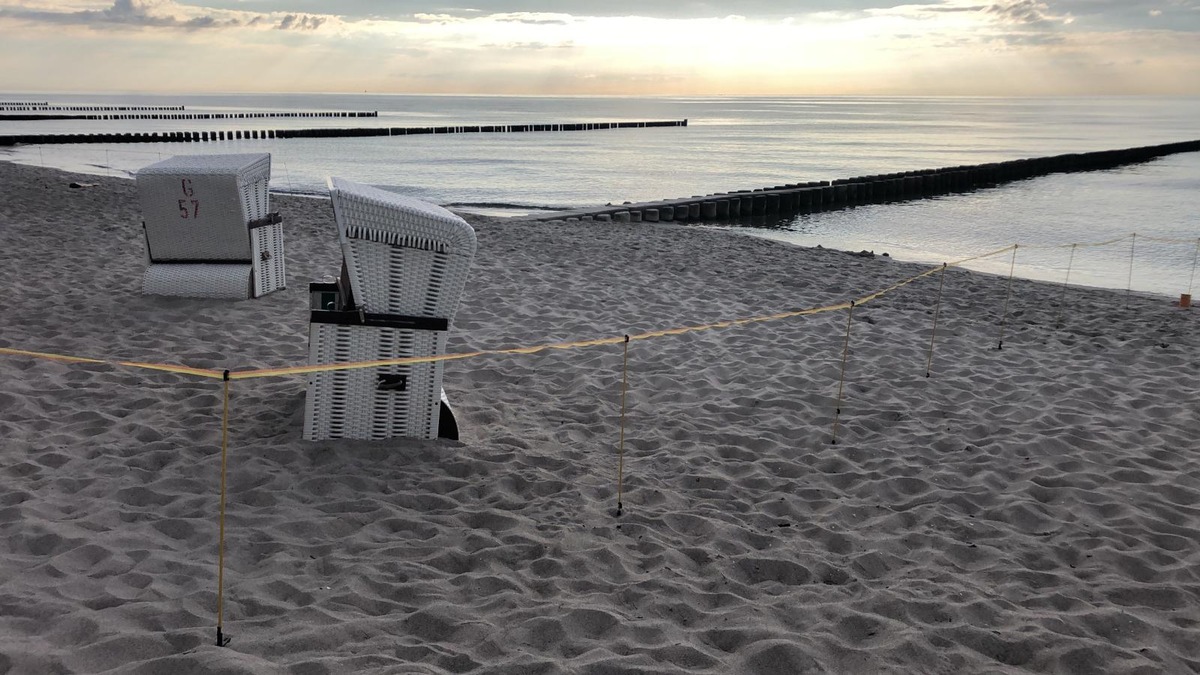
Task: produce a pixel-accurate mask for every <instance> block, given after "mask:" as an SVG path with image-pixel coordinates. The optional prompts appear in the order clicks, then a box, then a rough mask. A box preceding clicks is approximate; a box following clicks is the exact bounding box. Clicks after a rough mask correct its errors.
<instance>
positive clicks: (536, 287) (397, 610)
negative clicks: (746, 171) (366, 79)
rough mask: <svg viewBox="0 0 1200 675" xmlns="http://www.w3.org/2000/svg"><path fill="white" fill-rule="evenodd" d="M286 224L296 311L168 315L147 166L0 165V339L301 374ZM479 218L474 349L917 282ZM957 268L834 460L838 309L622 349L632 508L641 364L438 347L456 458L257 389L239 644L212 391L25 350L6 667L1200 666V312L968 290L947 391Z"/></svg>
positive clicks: (462, 329)
mask: <svg viewBox="0 0 1200 675" xmlns="http://www.w3.org/2000/svg"><path fill="white" fill-rule="evenodd" d="M346 178H350V179H354V178H355V177H354V176H346ZM72 181H77V182H81V183H87V184H90V187H84V188H77V189H73V188H70V187H69V183H71V182H72ZM272 206H273V209H274V210H278V211H279V212H280V213H281V214H282V216H283V219H284V230H285V246H286V251H287V267H288V280H287V283H288V287H287V289H286V290H283V291H279V292H276V293H273V294H270V295H268V296H266V297H263V298H260V299H257V300H245V301H238V302H230V301H219V300H192V299H179V298H162V297H151V296H143V295H141V293H140V278H141V275H142V272H143V270H144V268H145V263H144V242H143V239H142V232H141V226H140V213H139V207H138V203H137V195H136V190H135V186H134V184H133V182H132V181H129V180H122V179H117V178H107V177H97V176H82V175H75V174H68V173H63V172H60V171H56V170H50V169H43V168H37V167H27V166H17V165H12V164H8V163H0V251H2V252H3V253H2V254H0V255H2V260H3V264H2V265H0V280H2V283H3V293H4V297H5V305H6V312H5V318H4V320H3V321H0V347H8V348H14V349H25V350H33V351H41V352H54V353H59V354H69V355H79V356H89V357H97V358H103V359H123V360H136V361H148V362H158V363H175V364H186V365H190V366H197V367H203V368H217V369H243V368H260V367H273V366H284V365H298V364H302V363H304V362H305V361H306V360H307V330H308V311H307V308H308V306H309V296H308V288H307V285H308V283H309V282H310V281H316V280H319V279H320V278H321V277H323V276H325V275H332V274H334V273H336V271H337V266H338V264H339V261H340V252H339V251H338V247H337V240H336V230H335V226H334V222H333V216H332V213H331V209H330V205H329V202H328V201H324V200H320V199H308V198H300V197H286V196H275V197H273V199H272ZM466 217H467V218H468V220H469V221H470V222H471V223H472V224H473V225H474V226H475V227H476V231H477V234H478V237H479V245H480V246H479V254H478V256H477V258H476V261H475V267H474V272H473V274H472V277H471V279H470V281H469V282H468V285H467V288H466V291H465V293H464V297H463V304H462V307H461V309H460V311H459V313H458V315H457V317H456V319H455V321H454V329H453V331H452V338H451V346H450V351H452V352H465V351H475V350H482V349H502V348H509V347H517V346H525V345H537V344H543V343H552V342H562V341H570V340H584V339H589V338H601V337H610V336H619V335H623V334H629V333H640V332H644V331H651V330H659V329H668V328H674V327H678V326H687V325H695V324H704V323H708V322H713V321H720V320H725V319H736V318H741V317H752V316H758V315H764V314H772V313H776V312H783V311H789V310H796V309H801V308H806V307H816V306H822V305H827V304H831V303H838V302H842V301H846V300H850V299H853V298H857V297H861V296H864V295H866V294H868V293H870V292H872V291H875V290H879V289H883V288H886V287H888V286H890V285H892V284H893V283H895V282H897V281H899V280H902V279H905V278H908V277H911V276H913V275H914V274H917V273H919V272H921V271H922V270H924V269H927V267H922V266H919V265H912V264H907V263H903V262H900V261H896V260H892V259H889V258H884V257H882V256H879V257H860V256H857V255H852V254H849V253H845V252H839V251H833V250H826V249H806V248H799V247H793V246H788V245H785V244H781V243H777V242H771V241H766V240H761V239H756V238H751V237H748V236H743V235H739V234H736V233H730V232H724V231H717V230H710V229H701V228H698V227H689V226H680V225H667V224H661V225H651V224H641V223H639V224H615V223H594V224H593V223H571V224H567V223H562V222H551V223H533V222H518V221H506V220H499V219H493V218H487V217H482V216H471V215H467V216H466ZM1147 217H1148V218H1152V217H1153V212H1152V211H1149V212H1148V213H1147ZM1131 229H1133V225H1132V224H1131ZM981 252H982V251H981ZM938 281H939V277H938V275H936V274H935V275H932V276H929V277H927V278H924V279H922V280H920V281H918V282H915V283H913V284H911V285H909V286H906V287H904V288H903V289H901V290H898V291H896V292H894V293H891V294H888V295H886V296H884V297H882V298H879V299H877V300H874V301H872V302H870V303H868V304H866V305H864V306H862V307H859V308H857V309H856V310H855V311H854V316H853V322H852V329H851V337H850V342H849V347H850V348H849V353H848V358H847V363H846V381H845V392H844V401H843V402H842V404H841V415H840V420H839V428H838V432H837V433H838V442H837V443H836V444H833V443H831V442H830V441H831V431H832V428H833V422H834V414H835V409H836V408H837V394H838V385H839V375H840V373H841V365H842V355H843V344H844V341H845V333H846V325H847V317H846V312H845V311H839V312H830V313H823V314H817V315H814V316H805V317H796V318H791V319H786V320H779V321H771V322H764V323H756V324H750V325H745V326H737V327H731V328H723V329H717V330H707V331H700V332H693V333H688V334H684V335H677V336H666V337H661V338H656V339H651V340H642V341H635V342H633V343H631V344H630V347H629V376H628V382H629V391H628V400H627V403H628V412H627V415H626V428H625V458H624V467H625V474H624V495H623V505H624V510H623V513H622V515H620V516H619V517H618V516H616V515H615V509H616V497H617V495H616V492H617V468H618V457H617V447H618V439H619V434H620V424H619V422H620V403H621V378H622V371H621V364H622V349H621V345H606V346H601V347H591V348H583V349H569V350H551V351H546V352H542V353H539V354H534V355H505V356H488V357H482V358H477V359H469V360H462V361H456V362H452V363H450V364H448V365H447V367H446V390H447V393H448V394H449V396H450V398H451V400H452V401H453V402H454V404H455V408H456V411H457V412H458V415H459V421H460V424H461V426H462V431H463V438H462V440H461V441H459V442H449V441H438V442H417V441H409V440H395V441H389V442H348V441H327V442H317V443H313V442H306V441H304V440H302V439H301V430H302V415H303V408H304V389H305V381H304V378H303V377H302V376H292V377H283V378H276V379H258V380H245V381H238V382H235V383H233V387H232V399H231V412H230V434H231V436H230V454H229V502H228V520H227V524H226V528H227V529H226V545H227V552H226V568H225V597H224V611H225V619H224V633H225V635H226V636H228V637H230V638H231V642H230V644H229V645H228V647H225V648H219V647H217V646H215V645H214V644H213V643H214V640H215V630H216V612H217V537H218V534H217V533H218V530H217V528H218V518H217V513H218V494H219V492H218V490H219V479H220V472H219V469H220V436H221V433H220V432H221V429H220V421H221V403H222V397H221V383H220V382H219V381H213V380H205V379H198V378H191V377H186V376H182V375H175V374H168V373H155V372H151V371H145V370H136V369H130V368H125V367H118V366H109V365H71V364H64V363H58V362H53V361H47V360H36V359H31V358H26V357H17V356H4V355H0V382H2V383H3V384H2V386H0V467H2V469H0V476H2V478H0V674H3V673H13V674H23V673H128V674H138V675H152V674H158V673H162V674H167V673H201V672H203V673H230V674H233V673H289V674H294V675H321V674H325V673H329V674H334V673H428V674H435V673H436V674H442V673H488V674H491V673H511V674H513V675H516V674H526V673H546V674H551V673H572V674H575V673H578V674H581V675H582V674H587V675H617V674H634V673H677V674H684V673H687V674H694V673H712V674H728V673H735V674H745V675H766V674H778V675H793V674H799V673H939V674H946V675H949V674H957V673H1025V672H1031V671H1032V672H1039V673H1071V674H1080V675H1084V674H1091V673H1145V674H1149V673H1195V672H1200V445H1198V441H1197V439H1200V415H1198V414H1197V410H1198V409H1200V366H1198V365H1197V364H1198V363H1200V361H1198V360H1197V354H1198V353H1200V330H1198V328H1200V309H1196V308H1193V309H1191V310H1181V309H1180V308H1179V307H1177V306H1175V304H1174V301H1175V299H1174V298H1167V297H1160V296H1149V295H1141V294H1137V293H1134V294H1132V295H1128V296H1127V294H1126V293H1125V292H1124V291H1105V290H1098V289H1085V288H1078V287H1071V288H1069V289H1068V290H1067V291H1066V295H1065V297H1066V301H1065V303H1062V302H1060V298H1061V297H1062V293H1063V291H1062V288H1061V287H1060V286H1056V285H1053V284H1044V283H1035V282H1031V281H1023V280H1019V279H1018V280H1015V281H1014V282H1013V283H1012V295H1011V299H1010V301H1009V305H1008V314H1007V318H1004V319H1003V321H1004V345H1003V349H1002V350H997V349H996V346H997V341H998V337H999V334H1000V331H1001V322H1002V310H1003V307H1004V304H1005V298H1006V293H1007V279H1004V278H1001V277H993V276H990V275H985V274H980V273H975V272H968V271H965V270H962V269H952V270H950V271H949V272H948V273H947V274H946V276H945V287H944V291H943V297H942V304H941V309H940V313H939V318H938V322H939V324H938V330H937V340H936V347H935V350H934V355H933V365H932V376H931V377H926V358H927V353H928V349H929V343H930V335H931V328H932V322H933V313H934V302H935V298H936V295H937V292H938V286H939V284H938ZM1186 283H1187V280H1186V279H1182V280H1181V285H1182V286H1183V287H1182V288H1181V289H1180V290H1181V291H1182V290H1186ZM1060 311H1061V323H1062V325H1061V327H1059V328H1056V326H1055V324H1056V323H1057V321H1058V319H1059V318H1060Z"/></svg>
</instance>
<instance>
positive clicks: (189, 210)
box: [136, 153, 286, 299]
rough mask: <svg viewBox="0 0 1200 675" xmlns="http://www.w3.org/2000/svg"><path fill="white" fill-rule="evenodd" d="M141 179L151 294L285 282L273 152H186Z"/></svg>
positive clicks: (230, 292)
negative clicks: (273, 208)
mask: <svg viewBox="0 0 1200 675" xmlns="http://www.w3.org/2000/svg"><path fill="white" fill-rule="evenodd" d="M136 180H137V187H138V198H139V200H140V202H141V206H142V218H143V229H144V233H145V238H146V256H147V259H148V262H149V264H148V266H147V268H146V272H145V274H144V275H143V276H142V292H143V293H146V294H151V295H172V296H182V297H202V298H234V299H244V298H257V297H259V296H261V295H265V294H267V293H270V292H271V291H275V290H278V289H281V288H284V286H285V283H286V281H285V270H284V255H283V225H282V220H281V219H280V217H279V214H277V213H271V212H270V191H269V184H270V180H271V155H269V154H267V153H254V154H239V155H180V156H176V157H171V158H169V159H165V160H163V161H161V162H157V163H155V164H151V165H150V166H147V167H144V168H142V169H140V170H139V171H138V172H137V175H136Z"/></svg>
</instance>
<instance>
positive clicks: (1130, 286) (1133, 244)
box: [1125, 232, 1137, 307]
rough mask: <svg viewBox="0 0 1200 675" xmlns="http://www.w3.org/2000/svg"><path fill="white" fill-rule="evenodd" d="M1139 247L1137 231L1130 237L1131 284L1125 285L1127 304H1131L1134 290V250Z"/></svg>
mask: <svg viewBox="0 0 1200 675" xmlns="http://www.w3.org/2000/svg"><path fill="white" fill-rule="evenodd" d="M1136 248H1137V232H1134V233H1133V236H1132V237H1131V238H1130V239H1129V284H1128V285H1127V286H1126V287H1125V306H1126V307H1128V306H1129V294H1130V293H1131V292H1133V252H1134V249H1136Z"/></svg>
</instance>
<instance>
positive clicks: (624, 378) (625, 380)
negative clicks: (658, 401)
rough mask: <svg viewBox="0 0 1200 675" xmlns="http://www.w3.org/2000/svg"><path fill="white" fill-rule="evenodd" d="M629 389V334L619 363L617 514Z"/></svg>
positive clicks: (619, 500) (618, 511)
mask: <svg viewBox="0 0 1200 675" xmlns="http://www.w3.org/2000/svg"><path fill="white" fill-rule="evenodd" d="M627 391H629V336H628V335H626V336H625V357H624V362H623V363H622V365H621V440H620V443H618V445H617V515H618V516H619V515H621V509H622V504H621V495H622V494H623V490H624V486H625V392H627Z"/></svg>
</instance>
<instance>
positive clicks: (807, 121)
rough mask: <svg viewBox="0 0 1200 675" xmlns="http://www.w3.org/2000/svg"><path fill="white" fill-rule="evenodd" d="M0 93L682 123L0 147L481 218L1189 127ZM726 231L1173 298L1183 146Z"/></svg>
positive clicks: (735, 104)
mask: <svg viewBox="0 0 1200 675" xmlns="http://www.w3.org/2000/svg"><path fill="white" fill-rule="evenodd" d="M0 100H3V101H21V100H27V101H48V102H50V103H52V104H60V105H69V104H78V105H89V104H90V105H184V106H186V107H187V112H251V111H296V110H299V111H378V112H379V117H378V118H353V119H342V118H336V119H328V118H315V119H307V118H306V119H251V120H212V121H196V120H180V121H159V120H145V121H76V120H62V121H38V122H9V121H0V134H24V133H43V134H54V133H89V132H91V133H103V132H132V131H140V132H153V131H160V132H161V131H215V130H233V129H241V130H249V129H259V130H265V129H279V128H289V127H303V128H309V127H321V126H388V127H392V126H447V125H477V124H478V125H487V124H517V123H539V122H581V121H596V122H603V121H626V120H674V119H687V120H688V126H687V127H682V128H653V129H616V130H603V131H589V132H552V133H520V134H450V135H422V136H404V137H390V138H389V137H371V138H322V139H275V140H239V141H224V142H213V143H187V144H169V143H161V144H137V145H86V144H85V145H69V146H64V145H42V146H21V147H18V148H8V149H5V148H0V160H5V159H7V160H11V161H18V162H24V163H29V164H38V165H45V166H53V167H58V168H63V169H68V170H72V171H82V172H90V173H99V174H109V175H131V174H132V172H134V171H136V170H137V169H138V168H140V167H142V166H145V165H147V164H150V163H153V162H155V161H158V159H160V158H165V157H169V156H171V155H175V154H201V153H227V152H256V151H264V152H270V153H271V154H272V161H273V167H274V170H273V177H272V186H273V188H274V189H277V190H283V191H290V192H299V193H311V194H321V193H323V191H324V189H325V188H324V186H325V180H326V177H327V176H331V175H335V176H341V177H345V178H350V179H352V180H356V181H359V182H365V183H369V184H373V185H378V186H380V187H384V188H385V189H390V190H395V191H398V192H402V193H405V194H409V195H412V196H415V197H419V198H423V199H427V200H430V201H434V202H437V203H440V204H446V205H453V206H456V207H458V208H465V209H473V210H477V211H482V212H487V213H493V214H500V215H515V214H521V213H530V212H540V211H542V210H557V209H568V208H579V207H586V206H591V205H603V204H608V203H620V202H623V201H635V202H636V201H649V200H658V199H666V198H675V197H686V196H691V195H704V194H710V193H715V192H726V191H732V190H741V189H753V188H758V187H765V186H772V185H778V184H782V183H795V182H804V181H810V180H829V179H834V178H841V177H848V176H856V175H864V174H877V173H889V172H894V171H904V170H910V169H924V168H933V167H941V166H952V165H959V164H978V163H984V162H993V161H1003V160H1008V159H1018V158H1022V157H1038V156H1045V155H1054V154H1060V153H1066V152H1087V151H1094V150H1106V149H1116V148H1126V147H1135V146H1142V145H1152V144H1158V143H1167V142H1174V141H1183V140H1193V139H1198V138H1200V98H1139V97H1132V98H1123V97H1113V98H1030V99H1004V98H778V97H764V98H750V97H699V98H687V97H670V98H668V97H664V98H622V97H604V98H594V97H511V96H504V97H499V96H402V95H367V94H363V95H341V94H338V95H333V94H327V95H312V94H303V95H300V94H297V95H274V94H272V95H266V94H264V95H241V94H239V95H191V94H180V95H161V96H158V95H156V96H148V95H116V94H114V95H79V94H68V93H61V94H44V93H43V94H23V93H0ZM726 225H727V226H729V227H734V228H737V229H738V230H739V231H744V232H746V233H748V234H755V235H758V236H766V237H772V238H777V239H781V240H785V241H790V242H794V243H798V244H803V245H815V244H821V245H823V246H826V247H832V248H840V249H851V250H860V249H866V250H874V251H876V252H877V253H882V252H884V251H887V252H888V253H889V254H890V255H892V256H893V257H896V258H898V259H904V260H916V261H923V262H930V263H939V262H944V261H951V260H956V259H959V258H963V257H968V256H971V255H974V254H977V253H981V252H984V251H988V250H993V249H995V248H999V247H1001V246H1007V245H1009V244H1012V243H1019V244H1021V245H1022V248H1021V249H1019V252H1018V256H1017V259H1016V263H1015V272H1016V274H1017V275H1018V276H1023V277H1029V278H1037V279H1044V280H1050V281H1062V280H1063V278H1064V276H1065V272H1066V269H1067V265H1068V261H1070V264H1071V281H1072V282H1073V283H1082V284H1089V285H1097V286H1105V287H1111V288H1122V289H1123V288H1126V287H1129V286H1131V287H1132V288H1133V289H1135V290H1139V291H1147V292H1153V293H1160V294H1165V295H1172V296H1177V295H1178V294H1179V293H1181V292H1187V291H1188V290H1189V289H1188V286H1189V285H1193V284H1194V283H1195V282H1194V280H1193V279H1192V278H1191V272H1192V268H1193V265H1194V262H1195V259H1196V253H1197V246H1196V241H1197V237H1200V153H1191V154H1183V155H1175V156H1172V157H1167V158H1163V159H1160V160H1157V161H1154V162H1150V163H1146V164H1139V165H1132V166H1128V167H1123V168H1120V169H1116V170H1110V171H1102V172H1092V173H1073V174H1056V175H1052V176H1047V177H1043V178H1036V179H1031V180H1026V181H1020V182H1017V183H1011V184H1007V185H1003V186H999V187H996V188H989V189H982V190H977V191H974V192H970V193H965V194H956V195H945V196H941V197H938V198H934V199H928V200H922V201H917V202H908V203H902V204H880V205H869V206H863V207H857V208H850V209H844V210H841V211H833V212H827V213H820V214H811V215H800V216H796V217H794V218H787V219H782V220H774V221H770V222H766V221H755V222H739V223H728V224H726ZM1135 232H1136V233H1138V235H1139V237H1140V239H1135V238H1133V237H1132V236H1131V235H1132V234H1133V233H1135ZM1117 237H1126V240H1124V241H1122V242H1118V243H1115V244H1112V245H1109V246H1105V247H1079V248H1077V249H1076V250H1075V253H1074V257H1071V247H1070V245H1071V244H1074V243H1087V242H1096V241H1104V240H1108V239H1113V238H1117ZM1152 238H1153V239H1152ZM1154 239H1168V240H1173V241H1172V242H1163V241H1155V240H1154ZM1131 260H1132V267H1131ZM1011 263H1012V261H1011V260H1010V259H1009V258H1007V257H1005V258H1003V259H999V258H997V259H989V260H984V261H979V262H977V263H973V264H971V265H970V266H971V267H973V268H975V269H981V270H986V271H992V272H998V273H1005V274H1006V273H1007V272H1008V270H1009V266H1010V264H1011ZM1131 271H1132V274H1131Z"/></svg>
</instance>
